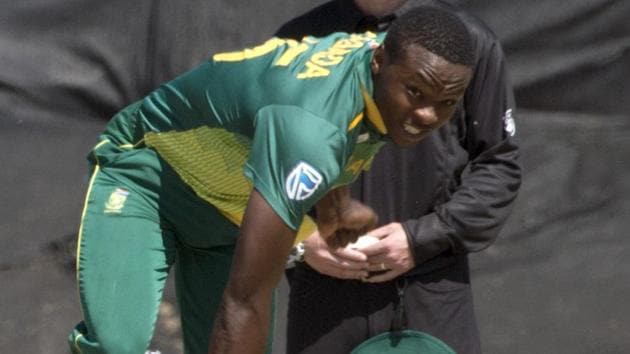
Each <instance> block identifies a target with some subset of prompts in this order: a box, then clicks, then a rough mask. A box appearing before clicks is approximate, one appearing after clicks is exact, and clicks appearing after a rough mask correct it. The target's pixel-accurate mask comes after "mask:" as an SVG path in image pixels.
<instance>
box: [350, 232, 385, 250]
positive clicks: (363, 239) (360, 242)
mask: <svg viewBox="0 0 630 354" xmlns="http://www.w3.org/2000/svg"><path fill="white" fill-rule="evenodd" d="M379 241H380V239H379V238H378V237H374V236H370V235H363V236H359V238H358V239H357V240H356V241H355V242H353V243H350V244H348V247H350V248H352V249H355V250H361V249H364V248H366V247H368V246H371V245H373V244H375V243H377V242H379Z"/></svg>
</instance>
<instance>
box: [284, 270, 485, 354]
mask: <svg viewBox="0 0 630 354" xmlns="http://www.w3.org/2000/svg"><path fill="white" fill-rule="evenodd" d="M287 279H288V282H289V285H290V294H289V310H288V325H287V354H297V353H301V354H311V353H312V354H322V353H326V354H348V353H350V352H351V351H352V350H353V349H354V348H355V347H356V346H358V345H359V344H360V343H361V342H363V341H365V340H367V339H368V338H370V337H372V336H375V335H377V334H379V333H383V332H387V331H390V330H391V329H392V323H393V321H394V318H395V315H396V313H397V309H398V307H397V305H398V304H399V303H401V302H400V300H399V299H400V297H399V293H398V291H397V286H396V284H397V283H398V284H399V288H400V285H401V284H402V282H401V280H400V279H398V280H396V281H391V282H386V283H379V284H368V283H363V282H360V281H354V280H340V279H335V278H331V277H328V276H325V275H322V274H320V273H318V272H316V271H315V270H313V269H312V268H310V267H309V266H308V265H306V264H299V265H298V266H296V267H295V268H293V269H290V270H288V271H287ZM405 279H406V281H405V282H404V283H405V284H406V286H405V288H404V296H403V301H402V304H403V306H404V311H405V317H406V328H407V329H414V330H419V331H422V332H425V333H428V334H431V335H433V336H434V337H437V338H439V339H441V340H442V341H444V342H445V343H446V344H448V345H449V346H450V347H451V348H453V349H454V350H455V351H456V352H457V353H458V354H478V353H481V346H480V340H479V331H478V329H477V324H476V320H475V315H474V309H473V299H472V293H471V288H470V282H469V281H468V279H469V277H468V267H467V261H466V264H465V265H463V266H460V267H457V266H456V267H451V268H450V269H448V271H447V272H446V273H445V274H431V275H430V276H428V277H427V276H411V277H406V278H405Z"/></svg>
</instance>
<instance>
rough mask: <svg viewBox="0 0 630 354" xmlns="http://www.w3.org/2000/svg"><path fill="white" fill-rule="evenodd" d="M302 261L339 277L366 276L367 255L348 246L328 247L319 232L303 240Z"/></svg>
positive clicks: (323, 272) (360, 277) (358, 277)
mask: <svg viewBox="0 0 630 354" xmlns="http://www.w3.org/2000/svg"><path fill="white" fill-rule="evenodd" d="M304 261H305V262H306V263H308V265H309V266H311V268H313V269H315V270H316V271H318V272H320V273H322V274H325V275H328V276H331V277H334V278H339V279H364V278H366V277H367V276H368V271H367V268H368V262H367V256H366V255H365V254H363V253H361V252H359V251H356V250H353V249H350V248H334V249H333V248H330V246H329V245H328V243H327V242H326V240H324V239H323V238H322V237H321V235H320V234H319V232H314V233H313V234H311V236H309V238H308V239H306V240H305V241H304Z"/></svg>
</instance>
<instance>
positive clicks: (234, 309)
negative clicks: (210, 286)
mask: <svg viewBox="0 0 630 354" xmlns="http://www.w3.org/2000/svg"><path fill="white" fill-rule="evenodd" d="M270 298H271V296H270ZM270 312H271V300H269V301H266V303H248V302H244V301H239V300H235V299H233V298H231V297H230V296H227V295H226V296H225V297H224V299H223V301H222V303H221V306H220V307H219V313H218V314H217V318H216V321H215V324H214V330H213V334H212V337H211V343H210V349H209V353H210V354H219V353H220V354H228V353H234V354H237V353H238V354H240V353H253V354H255V353H261V354H262V353H264V352H265V348H266V344H267V337H268V334H269V322H270ZM228 314H229V315H228Z"/></svg>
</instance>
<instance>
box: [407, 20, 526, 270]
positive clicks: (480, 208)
mask: <svg viewBox="0 0 630 354" xmlns="http://www.w3.org/2000/svg"><path fill="white" fill-rule="evenodd" d="M488 31H489V30H488ZM472 34H473V36H474V38H475V44H476V48H477V53H478V55H477V57H478V59H477V65H476V67H475V73H474V76H473V79H472V81H471V83H470V85H469V87H468V89H467V92H466V95H465V97H464V109H465V120H464V122H465V124H464V125H465V126H464V127H463V130H465V132H464V134H463V136H464V138H463V140H462V141H461V142H460V143H461V145H462V146H463V147H464V148H465V150H466V151H467V152H468V155H469V163H468V166H467V168H466V170H465V171H464V173H463V174H462V176H461V181H460V183H459V185H458V187H457V188H456V189H455V190H454V192H453V194H452V195H451V196H450V198H449V199H448V200H447V201H446V202H444V203H443V204H440V205H437V206H435V208H434V211H433V212H432V213H429V214H427V215H424V216H422V217H420V218H418V219H410V220H407V221H405V222H404V223H403V227H404V228H405V230H406V232H407V235H408V236H409V240H410V243H411V245H412V250H413V252H414V256H415V260H416V264H422V263H424V262H425V261H427V260H429V259H431V258H433V257H435V256H436V255H438V254H440V253H442V252H444V251H446V250H449V249H450V250H451V251H452V252H453V253H455V254H458V253H459V254H461V253H467V252H476V251H479V250H482V249H484V248H486V247H488V246H489V245H490V244H492V242H493V241H494V240H495V239H496V237H497V236H498V234H499V231H500V229H501V227H502V226H503V224H504V223H505V221H506V219H507V217H508V216H509V214H510V212H511V210H512V204H513V201H514V199H515V198H516V196H517V193H518V190H519V187H520V183H521V168H520V165H519V164H518V162H517V158H518V154H519V151H518V146H517V143H516V141H515V135H514V134H515V125H514V120H513V116H514V113H515V112H514V96H513V91H512V88H511V86H510V83H509V80H508V75H507V73H506V65H505V61H504V55H503V51H502V49H501V46H500V44H499V43H498V41H497V40H496V39H495V38H494V36H492V37H489V34H488V32H485V33H480V32H479V31H477V30H475V29H473V33H472Z"/></svg>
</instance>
